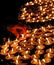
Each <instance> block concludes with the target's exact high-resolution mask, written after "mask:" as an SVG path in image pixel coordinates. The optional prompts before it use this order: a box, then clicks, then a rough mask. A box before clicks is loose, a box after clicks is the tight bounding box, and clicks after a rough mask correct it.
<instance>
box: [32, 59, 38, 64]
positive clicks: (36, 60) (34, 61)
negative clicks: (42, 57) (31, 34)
mask: <svg viewBox="0 0 54 65" xmlns="http://www.w3.org/2000/svg"><path fill="white" fill-rule="evenodd" d="M38 61H39V59H35V58H33V59H32V61H31V63H32V64H37V65H38Z"/></svg>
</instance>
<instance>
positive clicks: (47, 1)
mask: <svg viewBox="0 0 54 65" xmlns="http://www.w3.org/2000/svg"><path fill="white" fill-rule="evenodd" d="M18 19H19V20H25V21H26V22H30V23H31V22H46V21H50V20H52V19H54V0H34V1H30V2H27V3H26V4H25V5H24V6H23V7H22V8H21V13H20V14H19V16H18Z"/></svg>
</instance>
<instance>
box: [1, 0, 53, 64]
mask: <svg viewBox="0 0 54 65" xmlns="http://www.w3.org/2000/svg"><path fill="white" fill-rule="evenodd" d="M18 19H19V20H20V21H24V22H26V24H28V23H29V24H33V25H34V26H30V25H29V26H27V25H26V26H14V27H13V28H10V27H8V28H7V29H8V30H9V31H11V32H12V33H13V34H15V36H16V39H15V40H10V39H8V41H6V42H5V44H4V45H1V47H0V48H1V50H0V55H3V56H5V59H7V60H12V64H13V65H14V64H15V65H47V64H50V63H51V60H52V59H53V58H54V25H53V24H51V22H52V21H53V20H54V0H33V1H30V2H27V3H26V4H24V5H23V6H22V7H21V9H20V13H19V15H18ZM43 23H44V24H45V25H41V24H43ZM16 29H19V30H21V32H20V31H19V32H20V34H19V33H17V31H16Z"/></svg>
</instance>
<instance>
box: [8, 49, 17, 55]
mask: <svg viewBox="0 0 54 65" xmlns="http://www.w3.org/2000/svg"><path fill="white" fill-rule="evenodd" d="M16 52H17V51H16V49H15V48H12V49H11V50H10V51H9V53H10V54H15V53H16Z"/></svg>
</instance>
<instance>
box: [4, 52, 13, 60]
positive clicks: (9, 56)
mask: <svg viewBox="0 0 54 65" xmlns="http://www.w3.org/2000/svg"><path fill="white" fill-rule="evenodd" d="M13 57H14V55H10V54H9V53H7V55H6V56H5V58H6V59H7V60H10V59H12V58H13Z"/></svg>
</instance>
